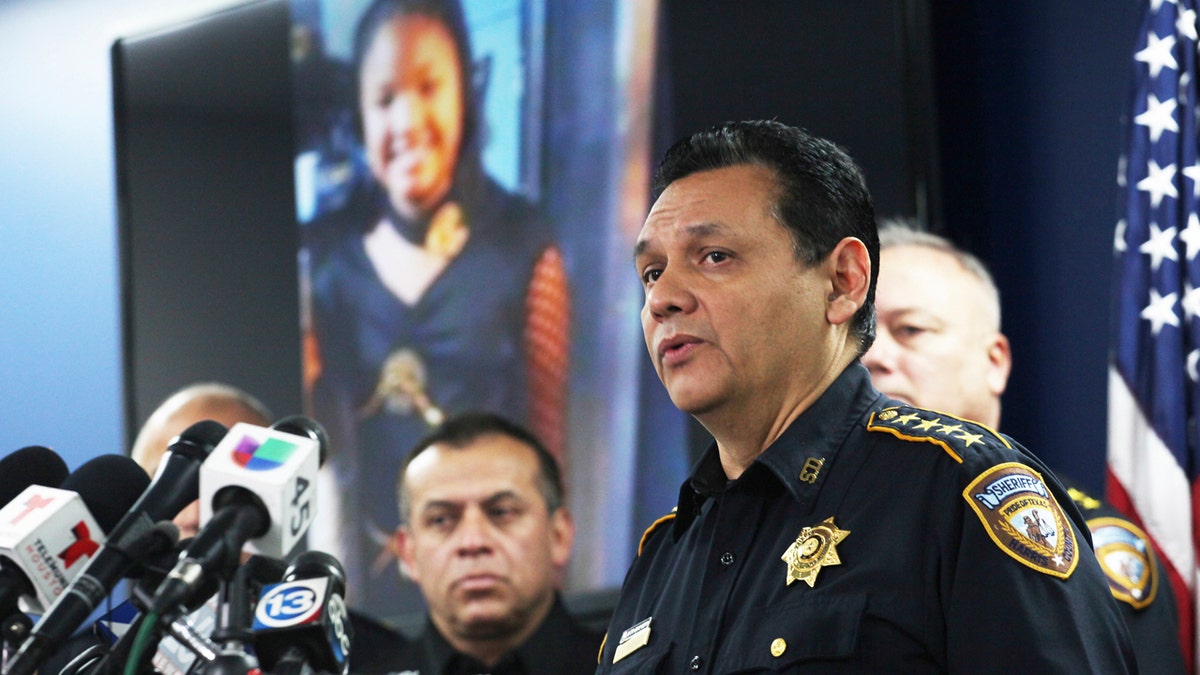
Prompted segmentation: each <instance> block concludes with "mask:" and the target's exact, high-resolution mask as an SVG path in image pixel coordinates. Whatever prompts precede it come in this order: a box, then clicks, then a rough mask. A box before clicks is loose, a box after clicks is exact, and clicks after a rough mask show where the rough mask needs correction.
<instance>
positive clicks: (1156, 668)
mask: <svg viewBox="0 0 1200 675" xmlns="http://www.w3.org/2000/svg"><path fill="white" fill-rule="evenodd" d="M879 267H880V272H879V282H878V288H877V289H876V293H875V312H876V315H877V317H878V330H877V334H876V339H875V342H874V344H872V345H871V348H870V349H869V350H868V351H867V353H866V354H864V355H863V357H862V361H863V365H865V366H867V368H868V370H870V372H871V381H872V383H873V384H874V385H875V386H876V387H878V388H879V390H880V391H882V392H884V393H885V394H887V395H889V396H892V397H894V398H899V399H903V400H904V401H906V402H908V403H911V404H914V405H919V406H922V407H925V408H931V409H936V410H940V411H944V412H948V413H951V414H953V415H957V416H959V417H965V418H969V419H972V420H977V421H979V422H981V423H982V424H984V425H986V426H988V427H990V428H992V429H998V428H1000V427H999V425H1000V411H1001V405H1000V395H1001V394H1002V393H1004V389H1005V386H1006V385H1007V382H1008V375H1009V372H1010V370H1011V367H1012V354H1011V350H1010V349H1009V345H1008V338H1007V337H1005V335H1004V334H1003V333H1002V332H1000V293H999V290H998V289H997V288H996V284H995V282H994V281H993V280H992V275H991V274H990V273H989V272H988V270H987V267H986V266H985V265H984V264H983V263H982V262H981V261H980V260H979V259H978V258H976V257H975V256H973V255H971V254H970V253H968V252H967V251H964V250H962V249H959V248H958V247H956V246H955V245H954V244H953V243H952V242H950V241H949V240H947V239H945V238H944V237H939V236H937V235H935V234H932V233H929V232H923V231H919V230H917V229H914V228H913V227H912V226H911V225H910V224H908V223H902V222H894V221H889V222H887V223H885V224H884V226H883V227H882V228H881V229H880V231H879ZM1059 478H1060V479H1061V480H1062V481H1063V484H1064V485H1065V486H1066V487H1067V492H1068V494H1070V496H1071V500H1072V501H1074V502H1075V505H1076V506H1078V507H1079V510H1080V511H1082V513H1083V516H1084V518H1085V519H1086V521H1087V526H1088V529H1089V530H1091V537H1092V543H1093V549H1094V550H1095V552H1096V558H1097V560H1098V561H1099V563H1100V568H1101V569H1102V570H1104V574H1105V576H1106V577H1107V578H1108V584H1109V588H1110V590H1111V591H1112V595H1113V597H1114V598H1115V599H1116V600H1117V604H1118V607H1120V610H1121V615H1122V616H1123V617H1124V618H1125V623H1126V625H1127V626H1128V627H1129V633H1130V636H1131V637H1132V639H1133V649H1134V653H1135V655H1136V656H1137V662H1138V670H1140V671H1141V672H1144V673H1164V674H1165V673H1183V672H1185V670H1186V666H1185V665H1184V659H1183V650H1182V644H1183V643H1182V642H1181V639H1180V626H1179V619H1178V614H1177V612H1176V607H1175V598H1174V596H1173V594H1172V593H1171V589H1170V587H1168V586H1167V585H1166V584H1162V585H1161V587H1160V583H1162V574H1161V571H1160V569H1159V566H1158V559H1157V556H1156V555H1155V553H1154V548H1153V546H1152V545H1151V543H1150V540H1149V537H1147V536H1146V534H1145V532H1143V531H1142V530H1141V528H1139V527H1138V526H1137V525H1135V524H1134V523H1132V522H1130V521H1129V519H1128V518H1126V517H1125V516H1123V515H1122V514H1120V513H1119V512H1118V511H1117V510H1116V509H1114V508H1112V507H1111V506H1109V505H1108V504H1105V503H1104V502H1102V501H1100V500H1099V499H1097V498H1095V497H1092V496H1091V495H1088V494H1086V493H1085V492H1083V491H1082V490H1080V489H1078V488H1077V487H1074V484H1073V483H1072V482H1071V481H1069V480H1068V479H1067V478H1066V477H1065V476H1063V475H1062V474H1059Z"/></svg>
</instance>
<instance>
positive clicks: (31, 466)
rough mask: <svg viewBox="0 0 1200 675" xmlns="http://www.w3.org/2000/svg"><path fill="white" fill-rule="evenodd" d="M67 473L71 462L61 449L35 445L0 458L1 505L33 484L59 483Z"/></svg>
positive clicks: (52, 484)
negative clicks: (66, 459) (58, 451)
mask: <svg viewBox="0 0 1200 675" xmlns="http://www.w3.org/2000/svg"><path fill="white" fill-rule="evenodd" d="M66 477H67V463H66V462H64V461H63V458H62V457H59V456H58V453H56V452H54V451H53V450H51V449H50V448H43V447H42V446H40V445H31V446H28V447H25V448H21V449H20V450H17V451H16V452H13V453H12V454H10V455H8V456H6V457H5V458H4V459H0V506H4V505H5V504H8V503H9V502H11V501H12V500H14V499H16V498H17V495H19V494H21V492H23V491H24V490H25V488H27V487H29V486H30V485H45V486H46V487H58V486H59V484H61V483H62V482H63V480H65V479H66Z"/></svg>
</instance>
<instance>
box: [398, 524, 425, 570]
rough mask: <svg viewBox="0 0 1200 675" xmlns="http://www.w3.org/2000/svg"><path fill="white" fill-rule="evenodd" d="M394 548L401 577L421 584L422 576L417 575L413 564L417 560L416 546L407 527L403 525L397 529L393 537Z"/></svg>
mask: <svg viewBox="0 0 1200 675" xmlns="http://www.w3.org/2000/svg"><path fill="white" fill-rule="evenodd" d="M392 546H393V547H394V548H395V551H396V558H397V559H398V560H399V565H400V575H401V576H404V577H408V578H409V579H412V580H413V581H414V582H416V583H420V581H421V580H420V575H419V574H418V573H417V567H416V565H415V564H413V561H414V560H415V559H416V557H415V551H414V549H415V548H416V546H415V543H414V542H413V537H412V534H411V533H410V532H409V531H408V527H407V526H404V525H401V526H400V527H398V528H396V533H395V534H393V535H392Z"/></svg>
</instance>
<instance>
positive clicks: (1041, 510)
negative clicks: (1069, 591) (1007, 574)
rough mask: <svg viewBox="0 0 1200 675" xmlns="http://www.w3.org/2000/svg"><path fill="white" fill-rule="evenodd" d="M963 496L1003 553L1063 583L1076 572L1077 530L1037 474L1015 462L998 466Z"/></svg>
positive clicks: (978, 480) (964, 491)
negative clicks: (1072, 526) (1062, 580)
mask: <svg viewBox="0 0 1200 675" xmlns="http://www.w3.org/2000/svg"><path fill="white" fill-rule="evenodd" d="M962 495H963V499H965V500H967V503H968V504H970V505H971V508H972V509H974V511H975V514H976V515H978V516H979V520H980V521H982V522H983V526H984V528H985V529H986V530H987V533H988V536H989V537H991V538H992V541H994V542H996V545H997V546H999V547H1000V550H1001V551H1004V552H1005V553H1007V554H1008V555H1009V556H1011V557H1012V558H1013V559H1015V560H1016V561H1018V562H1020V563H1021V564H1022V565H1025V566H1026V567H1029V568H1031V569H1035V570H1037V571H1039V572H1042V573H1043V574H1049V575H1051V576H1056V577H1059V578H1061V579H1066V578H1067V577H1069V576H1071V573H1072V572H1074V571H1075V565H1076V563H1078V562H1079V558H1078V553H1079V545H1078V542H1076V541H1075V531H1074V530H1072V529H1071V523H1070V521H1069V520H1067V517H1066V515H1065V514H1064V513H1063V510H1062V507H1060V506H1059V505H1058V501H1057V500H1055V499H1054V494H1053V493H1051V492H1050V490H1049V488H1047V487H1046V483H1045V481H1043V480H1042V475H1041V474H1040V473H1038V472H1037V471H1034V470H1033V469H1031V468H1029V467H1027V466H1025V465H1024V464H1019V463H1017V462H1005V463H1004V464H997V465H996V466H993V467H992V468H990V469H988V470H987V471H984V472H983V473H981V474H979V476H977V477H976V478H975V480H973V481H971V484H970V485H968V486H967V487H966V489H964V490H963V493H962Z"/></svg>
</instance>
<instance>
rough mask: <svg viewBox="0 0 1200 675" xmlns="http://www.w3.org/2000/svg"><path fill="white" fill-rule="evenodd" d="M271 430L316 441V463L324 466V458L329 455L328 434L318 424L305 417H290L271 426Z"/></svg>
mask: <svg viewBox="0 0 1200 675" xmlns="http://www.w3.org/2000/svg"><path fill="white" fill-rule="evenodd" d="M271 428H272V429H274V430H276V431H282V432H283V433H285V434H292V435H294V436H302V437H307V438H311V439H313V440H314V441H316V442H317V448H318V450H319V452H320V454H319V455H318V460H317V461H318V463H319V464H320V465H321V466H325V458H326V457H328V455H329V434H327V433H325V427H324V426H322V425H321V423H320V422H318V421H316V420H314V419H313V418H311V417H307V416H305V415H290V416H288V417H285V418H283V419H281V420H279V421H278V422H276V423H274V424H272V425H271Z"/></svg>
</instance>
